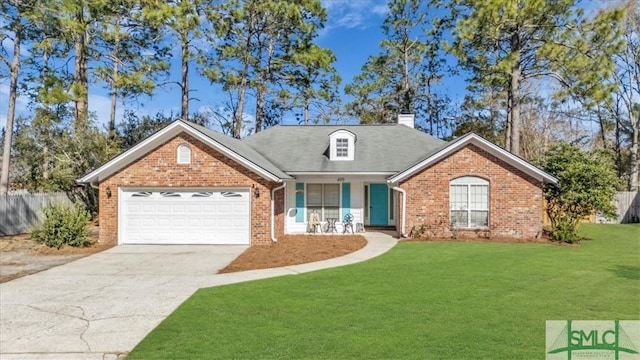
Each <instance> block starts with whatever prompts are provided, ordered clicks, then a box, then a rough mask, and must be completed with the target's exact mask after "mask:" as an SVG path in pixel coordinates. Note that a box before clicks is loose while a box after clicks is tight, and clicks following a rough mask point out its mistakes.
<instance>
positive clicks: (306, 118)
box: [304, 96, 309, 125]
mask: <svg viewBox="0 0 640 360" xmlns="http://www.w3.org/2000/svg"><path fill="white" fill-rule="evenodd" d="M304 124H305V125H309V97H308V96H305V98H304Z"/></svg>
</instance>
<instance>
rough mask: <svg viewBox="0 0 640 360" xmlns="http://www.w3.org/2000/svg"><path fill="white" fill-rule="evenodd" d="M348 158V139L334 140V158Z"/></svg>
mask: <svg viewBox="0 0 640 360" xmlns="http://www.w3.org/2000/svg"><path fill="white" fill-rule="evenodd" d="M348 156H349V139H346V138H338V139H336V157H339V158H346V157H348Z"/></svg>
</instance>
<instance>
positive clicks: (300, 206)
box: [296, 183, 304, 223]
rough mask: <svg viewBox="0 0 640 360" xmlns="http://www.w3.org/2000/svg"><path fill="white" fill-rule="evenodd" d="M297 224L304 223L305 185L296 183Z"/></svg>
mask: <svg viewBox="0 0 640 360" xmlns="http://www.w3.org/2000/svg"><path fill="white" fill-rule="evenodd" d="M296 222H299V223H301V222H304V183H296Z"/></svg>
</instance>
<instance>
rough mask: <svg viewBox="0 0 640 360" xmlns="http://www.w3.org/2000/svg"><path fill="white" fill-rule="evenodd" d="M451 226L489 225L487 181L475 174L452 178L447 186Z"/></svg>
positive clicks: (473, 226) (479, 226) (477, 226)
mask: <svg viewBox="0 0 640 360" xmlns="http://www.w3.org/2000/svg"><path fill="white" fill-rule="evenodd" d="M449 206H450V208H451V226H453V227H456V228H483V227H488V226H489V182H488V181H487V180H485V179H482V178H479V177H475V176H465V177H461V178H457V179H454V180H452V181H451V182H450V186H449Z"/></svg>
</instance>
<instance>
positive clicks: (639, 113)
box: [629, 109, 640, 191]
mask: <svg viewBox="0 0 640 360" xmlns="http://www.w3.org/2000/svg"><path fill="white" fill-rule="evenodd" d="M633 115H634V114H633V113H631V114H630V116H631V119H632V120H631V123H632V124H631V128H632V129H631V131H632V134H631V159H630V163H631V164H630V165H629V191H638V190H639V189H638V160H639V159H638V133H640V109H637V110H636V119H635V120H633Z"/></svg>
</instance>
